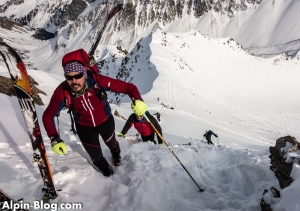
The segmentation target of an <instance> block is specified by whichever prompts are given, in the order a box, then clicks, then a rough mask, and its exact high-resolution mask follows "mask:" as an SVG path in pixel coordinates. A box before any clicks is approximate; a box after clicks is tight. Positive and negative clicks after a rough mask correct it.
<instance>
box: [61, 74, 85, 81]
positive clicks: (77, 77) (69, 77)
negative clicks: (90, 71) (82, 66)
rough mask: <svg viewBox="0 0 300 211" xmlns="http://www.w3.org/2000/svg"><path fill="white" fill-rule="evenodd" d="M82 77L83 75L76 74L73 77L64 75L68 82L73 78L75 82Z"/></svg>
mask: <svg viewBox="0 0 300 211" xmlns="http://www.w3.org/2000/svg"><path fill="white" fill-rule="evenodd" d="M83 75H84V74H83V73H78V74H76V75H73V76H70V75H66V74H65V78H66V79H67V80H68V81H72V80H73V78H75V79H76V80H78V79H80V78H82V76H83Z"/></svg>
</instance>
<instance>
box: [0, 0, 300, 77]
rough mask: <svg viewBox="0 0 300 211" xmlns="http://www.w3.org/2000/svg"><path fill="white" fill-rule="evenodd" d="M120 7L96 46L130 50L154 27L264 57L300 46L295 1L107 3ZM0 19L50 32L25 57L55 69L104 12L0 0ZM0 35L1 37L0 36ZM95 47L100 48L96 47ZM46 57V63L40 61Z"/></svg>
mask: <svg viewBox="0 0 300 211" xmlns="http://www.w3.org/2000/svg"><path fill="white" fill-rule="evenodd" d="M110 3H111V4H110V8H111V7H112V6H113V5H114V4H117V3H124V10H123V11H122V12H120V14H118V15H117V17H116V18H114V19H113V20H112V22H111V23H110V24H109V26H108V27H107V30H106V32H105V33H104V36H103V39H102V40H101V43H102V44H109V45H111V46H117V45H119V46H122V48H123V49H127V50H128V51H131V50H132V49H133V48H134V47H135V45H136V43H137V42H138V41H139V40H140V39H141V38H142V37H144V36H148V35H149V33H151V31H152V30H153V29H155V28H158V29H161V30H163V31H166V32H189V31H193V30H197V31H200V32H201V33H203V34H206V35H207V36H209V37H215V38H227V37H232V38H233V39H234V40H236V42H238V43H240V45H242V46H243V47H244V48H245V49H247V50H248V51H249V52H251V53H254V54H256V55H262V56H265V57H274V56H278V55H280V54H283V53H286V52H287V53H288V55H289V56H291V57H295V56H296V55H297V53H298V51H299V48H300V42H299V33H298V31H299V30H300V15H299V11H298V8H300V2H299V1H286V0H276V1H269V0H255V1H253V0H238V1H215V0H214V1H199V0H195V1H191V0H184V1H181V0H170V1H156V0H150V1H136V0H129V1H113V2H110ZM0 13H1V16H2V17H8V18H10V19H13V20H16V21H19V22H21V23H24V24H27V26H29V27H31V28H33V29H37V28H44V29H46V30H48V31H50V32H53V33H54V32H55V33H56V37H54V38H53V39H51V40H49V41H45V42H44V45H43V46H35V47H36V49H35V50H32V51H31V54H30V55H29V56H30V57H31V58H32V59H33V60H34V64H35V66H36V68H37V69H39V70H44V71H49V72H52V73H56V74H58V73H59V68H60V59H61V57H62V55H63V54H64V53H66V52H69V51H72V50H74V49H78V48H84V49H85V50H88V49H89V48H90V46H91V43H92V42H93V39H94V37H95V35H96V32H97V31H99V30H100V29H101V24H102V20H103V18H104V16H105V13H106V10H105V5H104V4H102V0H96V1H94V0H89V1H83V0H77V1H75V0H74V1H71V0H64V1H57V0H53V1H51V2H43V1H37V0H33V1H30V3H26V2H25V1H13V0H9V1H2V2H1V4H0ZM0 36H1V37H3V38H4V39H6V38H7V37H10V36H7V35H5V34H3V35H2V34H1V35H0ZM100 48H101V47H100ZM44 60H47V61H48V63H47V65H46V64H45V63H44Z"/></svg>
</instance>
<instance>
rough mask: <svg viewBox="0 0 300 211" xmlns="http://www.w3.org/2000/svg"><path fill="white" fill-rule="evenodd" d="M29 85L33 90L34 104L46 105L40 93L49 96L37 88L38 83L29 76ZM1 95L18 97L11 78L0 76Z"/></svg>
mask: <svg viewBox="0 0 300 211" xmlns="http://www.w3.org/2000/svg"><path fill="white" fill-rule="evenodd" d="M29 83H30V86H31V90H32V95H33V96H32V97H33V102H34V103H35V104H37V105H44V103H43V101H42V99H41V98H40V96H39V93H41V94H43V95H47V94H46V93H45V92H43V91H41V90H40V89H38V88H37V87H36V85H38V83H37V82H36V81H35V80H34V79H33V78H32V77H31V76H29ZM0 93H3V94H6V95H8V96H16V92H15V89H14V87H13V84H12V82H11V79H10V78H6V77H3V76H0Z"/></svg>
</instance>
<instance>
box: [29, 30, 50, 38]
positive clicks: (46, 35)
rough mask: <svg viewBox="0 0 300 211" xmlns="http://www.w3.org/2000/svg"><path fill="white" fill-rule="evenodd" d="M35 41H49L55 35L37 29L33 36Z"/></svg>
mask: <svg viewBox="0 0 300 211" xmlns="http://www.w3.org/2000/svg"><path fill="white" fill-rule="evenodd" d="M32 36H33V37H34V38H35V39H40V40H49V39H52V38H53V37H55V34H54V33H51V32H47V31H46V30H45V29H37V30H36V31H35V33H34V35H32Z"/></svg>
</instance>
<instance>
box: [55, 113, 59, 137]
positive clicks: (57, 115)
mask: <svg viewBox="0 0 300 211" xmlns="http://www.w3.org/2000/svg"><path fill="white" fill-rule="evenodd" d="M55 116H56V121H57V132H58V135H59V136H60V129H59V119H58V117H59V113H57V114H56V115H55Z"/></svg>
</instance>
